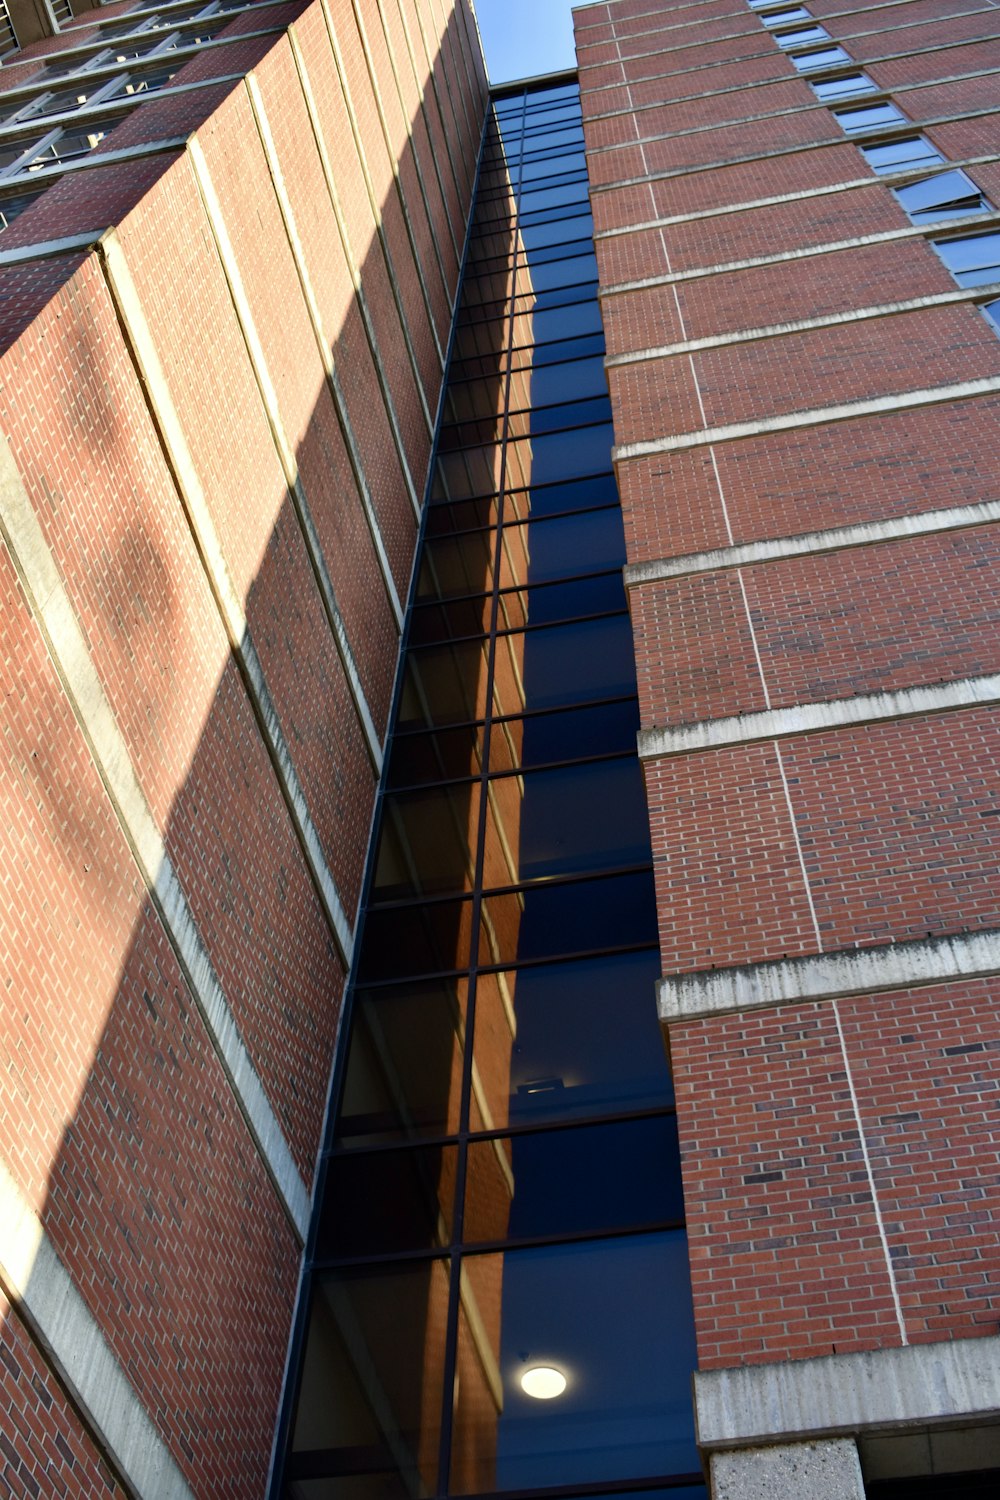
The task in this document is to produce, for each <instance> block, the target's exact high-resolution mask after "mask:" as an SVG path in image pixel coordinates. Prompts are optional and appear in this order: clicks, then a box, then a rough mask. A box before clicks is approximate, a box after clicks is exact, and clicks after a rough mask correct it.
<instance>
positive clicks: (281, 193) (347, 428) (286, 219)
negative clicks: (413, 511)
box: [245, 72, 413, 686]
mask: <svg viewBox="0 0 1000 1500" xmlns="http://www.w3.org/2000/svg"><path fill="white" fill-rule="evenodd" d="M245 83H246V89H247V94H248V95H249V98H250V109H251V111H252V113H253V117H254V122H255V124H256V126H257V134H258V136H259V138H260V144H261V149H262V150H263V152H264V158H265V160H266V162H267V167H268V171H269V172H270V174H271V184H272V186H273V188H274V194H275V197H276V199H277V201H278V209H279V212H280V213H281V221H282V224H283V225H284V229H285V237H286V239H287V240H288V248H289V250H290V251H291V254H292V260H293V261H294V262H295V270H296V273H297V275H298V278H299V286H300V287H301V289H302V300H303V302H304V303H305V306H306V312H307V313H308V315H309V325H310V327H311V328H312V331H313V338H314V339H315V341H316V350H317V353H318V354H319V358H320V363H321V364H322V366H323V370H324V373H325V375H326V379H327V384H328V386H329V387H330V395H331V397H332V399H333V405H334V409H335V410H336V413H337V419H338V421H339V422H340V425H341V428H342V430H343V433H344V438H345V442H346V446H347V452H348V458H349V459H350V462H351V468H352V469H353V470H354V477H355V480H356V482H357V486H358V494H359V497H360V499H361V505H362V509H363V510H364V513H365V520H366V521H367V523H368V530H369V532H370V534H371V538H372V545H373V546H374V548H375V554H376V556H377V558H378V563H379V570H380V572H381V574H382V582H383V584H384V586H385V591H386V593H387V594H388V596H389V604H390V606H391V608H392V612H393V615H394V616H395V619H396V626H397V628H398V629H400V630H402V626H403V607H402V604H401V602H400V598H399V594H398V592H397V589H396V583H395V580H394V578H393V576H392V567H391V565H390V562H389V555H388V553H387V551H386V547H385V541H384V539H383V537H382V529H381V527H380V526H379V523H378V516H377V515H376V513H375V504H374V501H373V500H372V495H371V489H370V487H369V485H368V479H367V476H366V474H365V472H364V465H363V464H362V461H361V452H360V449H359V447H358V442H357V437H356V436H355V432H354V427H353V424H352V423H351V419H350V416H349V414H348V410H347V401H346V398H345V396H344V390H343V387H342V385H341V383H340V375H339V372H338V371H337V368H336V364H335V361H334V357H333V339H332V338H331V337H330V336H329V335H328V333H327V330H326V329H325V328H324V327H323V315H322V313H321V311H320V306H319V300H318V298H317V296H316V293H315V291H314V289H313V285H312V280H311V278H310V276H309V268H308V266H307V264H306V254H305V248H304V246H303V244H302V239H301V237H300V235H299V231H298V226H297V225H296V222H295V215H294V213H293V211H292V204H291V199H290V198H289V196H288V189H287V187H286V186H285V177H284V173H283V172H282V169H281V162H280V161H279V159H278V150H277V147H276V146H275V143H274V136H273V135H272V133H271V126H270V124H269V122H268V118H267V111H266V109H265V107H264V99H263V96H262V94H261V91H260V85H259V84H258V82H257V78H256V76H255V74H254V73H252V72H250V73H248V74H247V75H246V79H245ZM386 411H387V413H388V416H389V421H390V424H392V426H393V437H394V439H396V440H397V442H396V450H397V453H398V456H399V461H400V464H401V465H403V466H405V468H406V472H407V474H408V475H409V465H408V464H407V463H406V454H405V452H404V450H403V443H402V437H401V436H400V434H399V431H398V424H397V422H396V412H395V408H394V406H393V405H392V403H391V402H390V401H387V402H386ZM412 487H413V486H412V476H410V484H409V488H410V489H411V490H412ZM309 524H310V526H311V518H310V522H309ZM312 545H313V547H314V548H315V551H316V553H317V554H318V555H322V550H323V549H322V547H321V546H320V543H319V538H318V536H315V535H314V536H313V538H312ZM323 567H324V568H325V569H326V571H327V573H329V569H328V568H326V563H325V560H324V562H323ZM330 587H331V589H332V587H333V585H332V582H331V585H330ZM352 657H353V653H352ZM359 686H360V683H359Z"/></svg>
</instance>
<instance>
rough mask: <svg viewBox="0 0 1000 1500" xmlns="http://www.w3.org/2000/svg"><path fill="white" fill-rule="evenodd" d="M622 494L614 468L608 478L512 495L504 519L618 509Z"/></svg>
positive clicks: (597, 477)
mask: <svg viewBox="0 0 1000 1500" xmlns="http://www.w3.org/2000/svg"><path fill="white" fill-rule="evenodd" d="M617 502H618V490H617V488H616V486H615V476H614V474H612V473H611V471H610V467H609V469H608V471H607V472H606V473H604V474H596V475H594V476H592V477H591V478H588V479H576V480H573V481H572V482H571V483H568V484H548V485H536V486H535V487H534V489H531V490H526V491H523V492H516V491H515V492H512V493H510V494H508V495H507V498H506V499H505V501H504V516H505V518H507V519H510V517H511V516H518V517H520V518H521V519H528V518H529V517H530V518H540V517H542V516H558V515H565V514H568V513H569V512H571V511H581V510H590V509H591V508H592V507H596V506H603V505H617Z"/></svg>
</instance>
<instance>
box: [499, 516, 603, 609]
mask: <svg viewBox="0 0 1000 1500" xmlns="http://www.w3.org/2000/svg"><path fill="white" fill-rule="evenodd" d="M624 565H625V534H624V530H623V527H622V517H621V511H620V510H619V509H618V507H617V506H613V507H608V508H607V509H606V510H591V511H585V512H584V513H583V514H582V515H570V516H562V517H558V518H555V519H550V520H546V519H542V518H539V519H537V520H531V521H528V522H526V523H524V524H522V525H507V526H505V527H504V530H503V567H502V570H501V575H500V582H501V585H502V586H504V587H506V586H507V585H508V584H510V583H521V584H524V583H544V582H547V581H549V580H551V579H556V578H566V577H572V576H573V575H575V574H582V573H588V572H598V571H600V570H603V569H610V568H621V567H624ZM622 602H624V601H622Z"/></svg>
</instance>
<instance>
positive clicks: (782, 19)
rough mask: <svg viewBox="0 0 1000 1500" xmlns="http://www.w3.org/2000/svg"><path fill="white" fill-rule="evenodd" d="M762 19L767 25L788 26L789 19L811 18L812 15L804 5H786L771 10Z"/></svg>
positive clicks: (801, 19)
mask: <svg viewBox="0 0 1000 1500" xmlns="http://www.w3.org/2000/svg"><path fill="white" fill-rule="evenodd" d="M761 20H762V21H763V22H764V25H765V26H786V25H787V24H788V22H789V21H808V20H811V16H810V13H809V11H807V10H806V8H805V6H804V5H785V6H783V7H782V9H781V10H772V11H769V12H768V13H767V15H766V16H761Z"/></svg>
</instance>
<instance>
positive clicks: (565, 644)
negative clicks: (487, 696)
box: [469, 615, 635, 717]
mask: <svg viewBox="0 0 1000 1500" xmlns="http://www.w3.org/2000/svg"><path fill="white" fill-rule="evenodd" d="M525 640H526V638H525V636H523V635H510V636H505V637H504V638H503V639H502V640H500V641H498V642H497V658H498V661H499V660H500V658H501V655H502V654H505V655H506V658H507V659H508V660H509V661H513V662H514V663H515V664H516V665H517V667H518V675H519V676H520V677H521V680H522V681H523V697H522V699H521V701H520V702H518V703H514V702H512V701H510V699H509V697H508V696H507V695H506V694H505V693H502V692H501V688H502V684H503V677H502V675H501V673H500V671H499V669H498V673H497V683H496V686H495V690H494V697H495V698H496V699H497V700H498V707H499V710H500V712H501V713H504V714H507V715H512V714H520V713H523V711H524V709H525V707H527V708H530V709H541V708H563V707H569V706H570V705H571V704H576V703H587V702H590V701H593V700H594V699H597V698H617V697H620V696H622V695H623V694H625V693H628V692H634V691H635V662H634V659H633V656H632V630H631V626H630V624H629V619H628V616H627V615H617V616H614V617H612V618H610V619H601V620H584V621H580V622H578V623H576V624H573V625H553V626H545V627H543V628H542V629H539V630H535V631H532V632H531V637H530V652H529V651H527V647H526V644H525ZM469 717H473V716H472V715H470V716H469Z"/></svg>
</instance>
